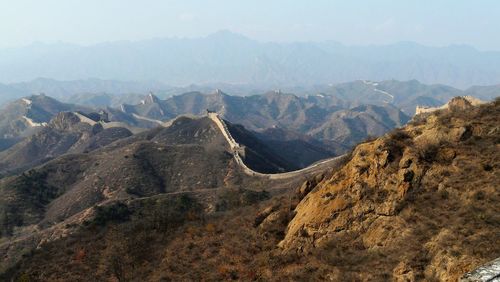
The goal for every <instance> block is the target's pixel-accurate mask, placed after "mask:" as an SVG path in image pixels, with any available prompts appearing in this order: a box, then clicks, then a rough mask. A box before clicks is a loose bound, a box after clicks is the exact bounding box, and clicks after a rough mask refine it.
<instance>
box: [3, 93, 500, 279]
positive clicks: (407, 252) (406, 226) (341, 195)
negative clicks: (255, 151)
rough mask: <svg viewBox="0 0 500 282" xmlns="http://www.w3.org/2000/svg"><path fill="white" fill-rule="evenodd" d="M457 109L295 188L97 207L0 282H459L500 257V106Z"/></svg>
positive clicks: (420, 121) (161, 197)
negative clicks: (13, 281) (285, 191)
mask: <svg viewBox="0 0 500 282" xmlns="http://www.w3.org/2000/svg"><path fill="white" fill-rule="evenodd" d="M458 104H460V103H457V105H458ZM464 107H465V108H466V110H464ZM453 109H454V110H453V111H442V112H436V113H433V114H431V115H428V116H419V117H417V118H415V120H414V121H413V122H412V123H411V124H410V125H408V126H407V127H405V128H403V129H398V130H395V131H393V132H391V133H390V134H387V135H385V136H384V137H382V138H379V139H376V140H372V141H367V142H365V143H362V144H360V145H358V146H357V147H356V149H355V150H354V151H353V153H352V157H351V159H350V160H349V161H347V162H346V163H345V165H344V166H342V167H341V168H332V169H331V170H330V171H328V172H323V173H321V174H319V175H317V176H316V177H314V178H311V179H309V180H307V181H306V182H304V184H303V185H302V186H300V187H298V188H297V189H296V191H291V192H290V193H288V194H281V195H276V196H274V197H272V196H273V195H272V194H269V193H266V192H264V191H260V190H259V189H253V190H255V191H250V190H246V189H241V188H239V189H237V188H227V189H226V188H224V189H211V190H210V191H212V192H211V193H201V191H200V193H193V194H191V193H186V194H174V195H172V194H171V195H169V194H157V195H151V196H149V195H148V197H141V198H134V199H129V200H127V201H119V202H116V203H114V204H109V205H105V206H103V207H97V208H95V209H94V215H93V217H92V218H91V219H89V220H87V221H85V222H83V223H77V224H79V225H78V226H76V227H75V228H76V229H77V230H78V232H75V233H73V234H71V235H69V236H66V237H62V238H59V239H56V240H52V241H51V242H49V243H46V244H44V245H42V246H41V247H40V248H38V249H37V250H34V251H29V252H25V253H24V256H23V258H22V259H21V260H20V262H19V263H17V264H16V265H15V266H13V267H11V268H10V269H9V270H7V271H6V272H5V274H4V275H3V276H0V278H2V279H6V280H7V279H11V278H14V279H21V280H22V279H24V281H27V280H29V281H225V280H240V281H325V280H330V281H391V280H394V281H455V280H457V278H459V277H460V276H461V275H463V274H464V273H465V272H467V271H470V270H472V269H474V268H475V267H477V266H479V265H481V264H482V263H485V262H487V261H489V260H491V259H493V258H496V257H499V256H500V246H499V245H498V242H499V241H500V216H499V215H500V208H499V206H498V204H497V203H498V202H499V200H500V191H499V187H498V186H499V185H498V183H500V179H499V177H500V176H499V173H498V172H499V171H498V170H499V167H500V154H499V146H500V121H499V119H500V101H499V100H497V101H496V102H494V103H491V104H487V105H483V106H479V107H471V106H469V105H463V107H461V108H460V107H459V109H456V108H453ZM119 142H121V141H118V143H119ZM247 183H248V184H247ZM252 185H255V184H254V183H251V182H242V184H241V185H240V187H243V188H254V187H253V186H252ZM262 185H263V188H270V187H266V186H265V185H269V184H266V183H263V184H262ZM266 190H267V189H266ZM269 197H272V198H271V199H269ZM207 202H210V203H213V205H212V206H211V208H210V209H207V207H206V206H205V205H206V203H207Z"/></svg>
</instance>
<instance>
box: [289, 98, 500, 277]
mask: <svg viewBox="0 0 500 282" xmlns="http://www.w3.org/2000/svg"><path fill="white" fill-rule="evenodd" d="M449 105H450V110H451V111H449V112H446V113H439V115H432V116H429V117H428V118H427V120H426V121H424V122H416V121H415V122H414V123H413V124H411V125H409V126H407V127H405V128H403V129H400V130H396V131H393V132H392V133H390V134H387V135H386V136H384V137H383V138H379V139H377V140H375V141H372V142H368V143H364V144H360V145H358V146H357V147H356V149H355V150H354V152H353V154H352V158H351V160H350V161H349V162H348V163H347V164H346V165H345V166H344V167H343V168H342V169H340V170H339V171H337V172H336V173H334V174H333V176H332V177H329V178H326V179H324V180H322V181H321V182H319V183H318V184H317V185H315V186H314V187H312V188H311V187H308V185H307V184H305V185H304V187H302V188H301V189H300V194H301V197H302V196H303V194H305V193H307V191H308V190H311V192H309V193H308V194H307V195H306V196H305V197H304V198H303V200H301V202H300V203H299V204H298V205H297V207H296V209H295V212H296V215H295V217H294V218H293V219H292V220H291V221H290V223H289V225H288V228H287V232H286V236H285V238H284V240H283V241H282V242H281V243H280V246H281V247H282V248H284V250H285V251H292V252H299V253H309V252H310V251H314V250H318V249H322V248H326V247H328V246H329V247H331V245H332V244H334V243H332V242H336V240H339V238H345V237H349V238H351V239H350V240H352V241H350V242H349V244H350V245H352V248H353V249H357V250H359V253H358V255H359V256H367V255H369V254H370V253H373V252H377V253H380V254H383V256H386V257H387V259H386V260H387V261H386V262H385V263H386V264H385V265H384V262H382V261H381V262H380V265H382V266H380V267H381V268H384V269H385V273H387V272H390V273H392V276H393V279H394V280H397V281H414V280H420V279H425V280H433V279H437V280H440V281H444V280H447V281H449V280H456V279H458V278H459V277H461V276H462V275H463V274H464V273H465V272H467V271H470V270H472V269H473V268H474V267H476V266H478V265H479V264H480V263H482V262H483V263H484V262H486V261H488V260H491V259H493V258H495V257H498V255H499V254H500V247H499V246H498V242H499V241H500V233H499V232H498V230H499V225H498V224H499V222H500V217H499V215H500V208H499V205H498V202H499V201H500V198H499V197H500V193H499V192H500V191H499V186H498V183H500V173H499V171H498V169H499V167H500V150H499V147H498V142H499V140H500V128H499V124H500V103H499V102H498V101H496V102H494V103H493V104H490V105H485V106H481V107H472V106H471V105H470V103H469V102H467V101H466V100H463V99H461V98H459V99H454V100H453V101H452V102H450V103H449ZM464 108H467V111H463V109H464ZM355 246H357V247H355ZM389 261H390V262H389ZM365 271H366V272H367V273H369V272H370V271H375V270H369V269H366V270H365Z"/></svg>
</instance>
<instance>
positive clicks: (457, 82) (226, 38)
mask: <svg viewBox="0 0 500 282" xmlns="http://www.w3.org/2000/svg"><path fill="white" fill-rule="evenodd" d="M0 73H2V78H1V82H3V83H6V82H20V81H29V80H32V79H35V78H38V77H50V78H54V79H59V80H78V79H87V78H93V77H98V78H101V79H118V80H134V81H137V80H140V81H144V80H146V81H147V80H155V81H160V82H163V83H166V84H170V85H187V84H192V83H201V84H203V83H232V84H255V85H262V86H267V87H277V86H279V87H284V86H305V85H316V84H331V83H339V82H347V81H352V80H356V79H369V80H376V81H379V80H388V79H397V80H410V79H417V80H419V81H421V82H423V83H429V84H434V83H443V84H448V85H451V86H455V87H458V88H467V87H470V86H473V85H491V84H498V83H500V52H493V51H492V52H482V51H478V50H476V49H474V48H472V47H469V46H463V45H453V46H448V47H427V46H422V45H419V44H416V43H412V42H401V43H395V44H392V45H386V46H345V45H342V44H340V43H337V42H332V41H327V42H294V43H273V42H258V41H255V40H252V39H249V38H247V37H245V36H242V35H239V34H235V33H231V32H229V31H220V32H217V33H214V34H211V35H209V36H207V37H204V38H193V39H184V38H164V39H151V40H144V41H137V42H128V41H119V42H108V43H102V44H97V45H92V46H87V47H84V46H77V45H71V44H63V43H58V44H43V43H37V44H32V45H29V46H26V47H22V48H11V49H3V50H0Z"/></svg>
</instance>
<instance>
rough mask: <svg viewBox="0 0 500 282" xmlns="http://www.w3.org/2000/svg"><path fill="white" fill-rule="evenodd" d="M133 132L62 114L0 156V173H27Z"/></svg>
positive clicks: (104, 144)
mask: <svg viewBox="0 0 500 282" xmlns="http://www.w3.org/2000/svg"><path fill="white" fill-rule="evenodd" d="M130 135H132V133H131V132H130V131H129V130H128V129H125V128H120V127H115V128H107V129H104V128H103V127H102V126H101V125H100V124H89V123H87V122H85V121H83V120H82V118H81V115H80V116H79V115H77V114H75V113H72V112H60V113H59V114H57V116H55V117H54V118H53V119H51V120H50V122H49V123H48V124H47V125H46V126H44V127H43V128H42V129H41V130H40V131H39V132H37V133H35V134H33V135H31V136H30V137H27V138H26V139H24V140H23V141H21V142H19V143H18V144H16V145H15V146H13V147H11V148H9V149H8V150H6V151H3V152H1V153H0V172H2V173H12V172H15V171H19V170H26V169H28V168H30V167H33V166H36V165H39V164H41V163H44V162H46V161H49V160H51V159H53V158H56V157H58V156H60V155H62V154H66V153H83V152H88V151H92V150H95V149H97V148H99V147H103V146H106V145H107V144H110V143H112V142H114V141H115V140H118V139H121V138H125V137H128V136H130Z"/></svg>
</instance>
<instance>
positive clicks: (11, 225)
mask: <svg viewBox="0 0 500 282" xmlns="http://www.w3.org/2000/svg"><path fill="white" fill-rule="evenodd" d="M63 117H64V118H69V119H73V118H74V116H73V115H72V114H68V113H65V114H60V115H59V116H58V119H56V120H54V121H52V122H51V124H54V125H53V126H58V127H63V126H70V127H71V129H72V130H75V131H77V132H80V131H79V130H80V129H78V130H76V128H79V127H85V128H86V126H84V125H81V122H77V121H75V122H73V123H71V122H70V123H68V122H64V123H62V124H60V121H61V120H62V118H63ZM48 128H49V127H48ZM76 147H77V148H78V149H79V150H81V149H82V148H83V147H82V146H76ZM255 150H256V154H259V155H264V153H262V151H261V150H262V149H260V150H259V148H255ZM268 156H269V157H270V159H271V160H272V159H278V157H273V156H272V155H268ZM271 164H272V163H271ZM256 165H257V166H259V167H263V168H266V166H269V165H270V161H267V162H266V163H264V164H258V163H256ZM275 166H276V165H274V164H273V166H272V167H271V168H274V167H275ZM292 182H293V180H292ZM277 184H280V185H284V182H280V181H274V182H272V181H270V180H267V179H264V178H253V177H251V176H247V175H245V174H243V173H242V172H241V171H240V168H239V167H238V166H237V165H236V164H235V161H234V158H233V156H232V154H231V152H230V149H229V146H228V144H227V142H226V140H225V138H224V136H223V135H222V133H221V131H220V130H219V129H218V128H217V125H216V124H214V122H213V121H212V120H210V119H209V118H198V119H191V118H187V117H179V118H177V119H176V120H175V121H173V122H172V124H171V126H169V127H167V128H163V127H158V128H155V129H151V130H148V131H145V132H142V133H139V134H135V135H133V136H130V137H128V138H122V139H120V140H117V141H115V142H112V143H110V144H109V145H107V146H104V147H102V148H98V149H94V150H92V151H89V152H88V153H83V154H65V155H62V156H60V157H58V158H55V159H54V160H52V161H49V162H47V163H46V164H44V165H41V166H38V167H36V168H33V169H30V170H28V171H25V172H23V173H22V174H20V175H17V176H11V177H6V178H3V179H1V180H0V195H1V196H0V215H1V216H0V226H2V229H1V233H0V253H3V254H5V255H4V256H2V258H1V261H0V273H2V272H3V271H6V269H7V268H10V267H12V266H13V265H15V264H16V263H17V262H18V261H19V259H20V258H21V257H22V254H23V251H22V250H23V249H25V250H30V249H33V248H35V247H36V246H42V245H44V244H46V243H47V242H51V241H54V240H57V239H58V238H60V236H63V237H65V236H68V235H70V234H80V233H79V232H84V233H85V232H87V231H85V230H87V229H86V228H87V227H89V226H90V227H92V226H94V227H95V222H101V220H102V221H103V222H102V223H99V224H104V223H105V222H106V221H107V220H108V219H109V218H108V217H107V216H111V218H114V219H116V218H121V217H122V216H124V215H123V214H122V213H121V212H123V211H124V210H125V211H127V212H128V211H129V210H130V211H132V210H133V211H134V214H135V216H138V218H139V219H140V221H141V222H143V223H145V221H144V217H143V216H141V214H143V215H146V214H149V215H150V216H152V218H150V219H151V220H152V221H153V222H156V221H157V220H160V219H161V218H163V217H164V216H166V217H167V218H168V220H169V221H171V222H174V223H175V222H182V221H184V220H186V219H188V218H190V217H193V218H191V219H190V220H193V219H200V220H201V219H203V217H201V215H200V214H199V213H200V212H204V211H212V212H213V211H224V210H225V209H227V208H230V207H234V206H238V205H239V203H240V202H241V203H254V202H258V201H260V200H261V199H265V198H267V197H268V196H269V193H268V192H263V191H259V190H262V189H273V188H282V187H283V186H278V187H275V186H276V185H277ZM219 188H220V189H224V190H223V191H226V192H224V193H229V194H227V195H226V194H224V193H223V194H221V195H219V193H222V192H218V191H219V190H220V189H219ZM249 189H250V190H249ZM225 195H226V196H225ZM191 196H193V197H195V196H196V197H198V196H199V197H200V199H198V200H200V201H201V202H200V203H203V209H204V210H202V211H200V210H199V209H197V211H196V214H192V215H189V213H188V211H189V208H187V209H183V208H181V210H180V211H175V212H174V211H173V210H170V208H174V207H176V205H177V207H178V205H179V203H180V204H182V205H181V207H185V202H184V201H188V202H190V201H191V202H192V200H189V199H191V198H189V197H191ZM186 197H187V198H186ZM188 198H189V199H188ZM176 199H177V200H176ZM186 199H188V200H186ZM178 201H181V202H178ZM164 202H165V203H167V202H168V203H169V204H168V206H165V207H162V206H161V203H164ZM191 202H190V203H191ZM152 203H157V204H158V205H159V206H157V205H156V204H154V206H155V207H154V209H153V207H151V206H150V205H151V204H152ZM183 203H184V204H183ZM196 205H198V204H196ZM115 208H116V209H118V210H115ZM102 210H105V211H108V212H109V213H111V215H109V214H107V215H105V218H104V219H99V217H100V215H99V214H100V212H101V211H102ZM165 212H167V214H165ZM193 212H194V211H193ZM115 213H117V214H115ZM174 215H175V216H176V217H178V218H177V219H175V218H172V217H173V216H174ZM199 216H200V217H199ZM125 217H127V218H128V216H125ZM146 217H147V218H149V216H146ZM114 219H111V220H112V221H113V220H114ZM122 219H123V218H122ZM148 220H149V219H148ZM161 220H167V219H161ZM89 222H90V223H89ZM92 222H94V223H92ZM134 222H135V221H134ZM89 224H90V225H89ZM134 224H135V223H134ZM158 224H159V225H157V223H155V225H154V226H156V227H151V228H153V229H158V230H164V232H166V234H168V232H171V231H170V229H169V228H174V226H176V225H175V224H174V225H173V226H171V225H167V227H168V228H167V227H164V226H163V225H161V224H160V223H158ZM159 226H162V227H159ZM170 226H171V227H170ZM94 227H92V228H94ZM130 228H133V226H132V227H130ZM162 228H167V229H166V230H165V229H162ZM150 231H151V230H150ZM131 232H132V231H131ZM155 234H156V233H155ZM78 236H80V235H78ZM0 277H3V276H0Z"/></svg>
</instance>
